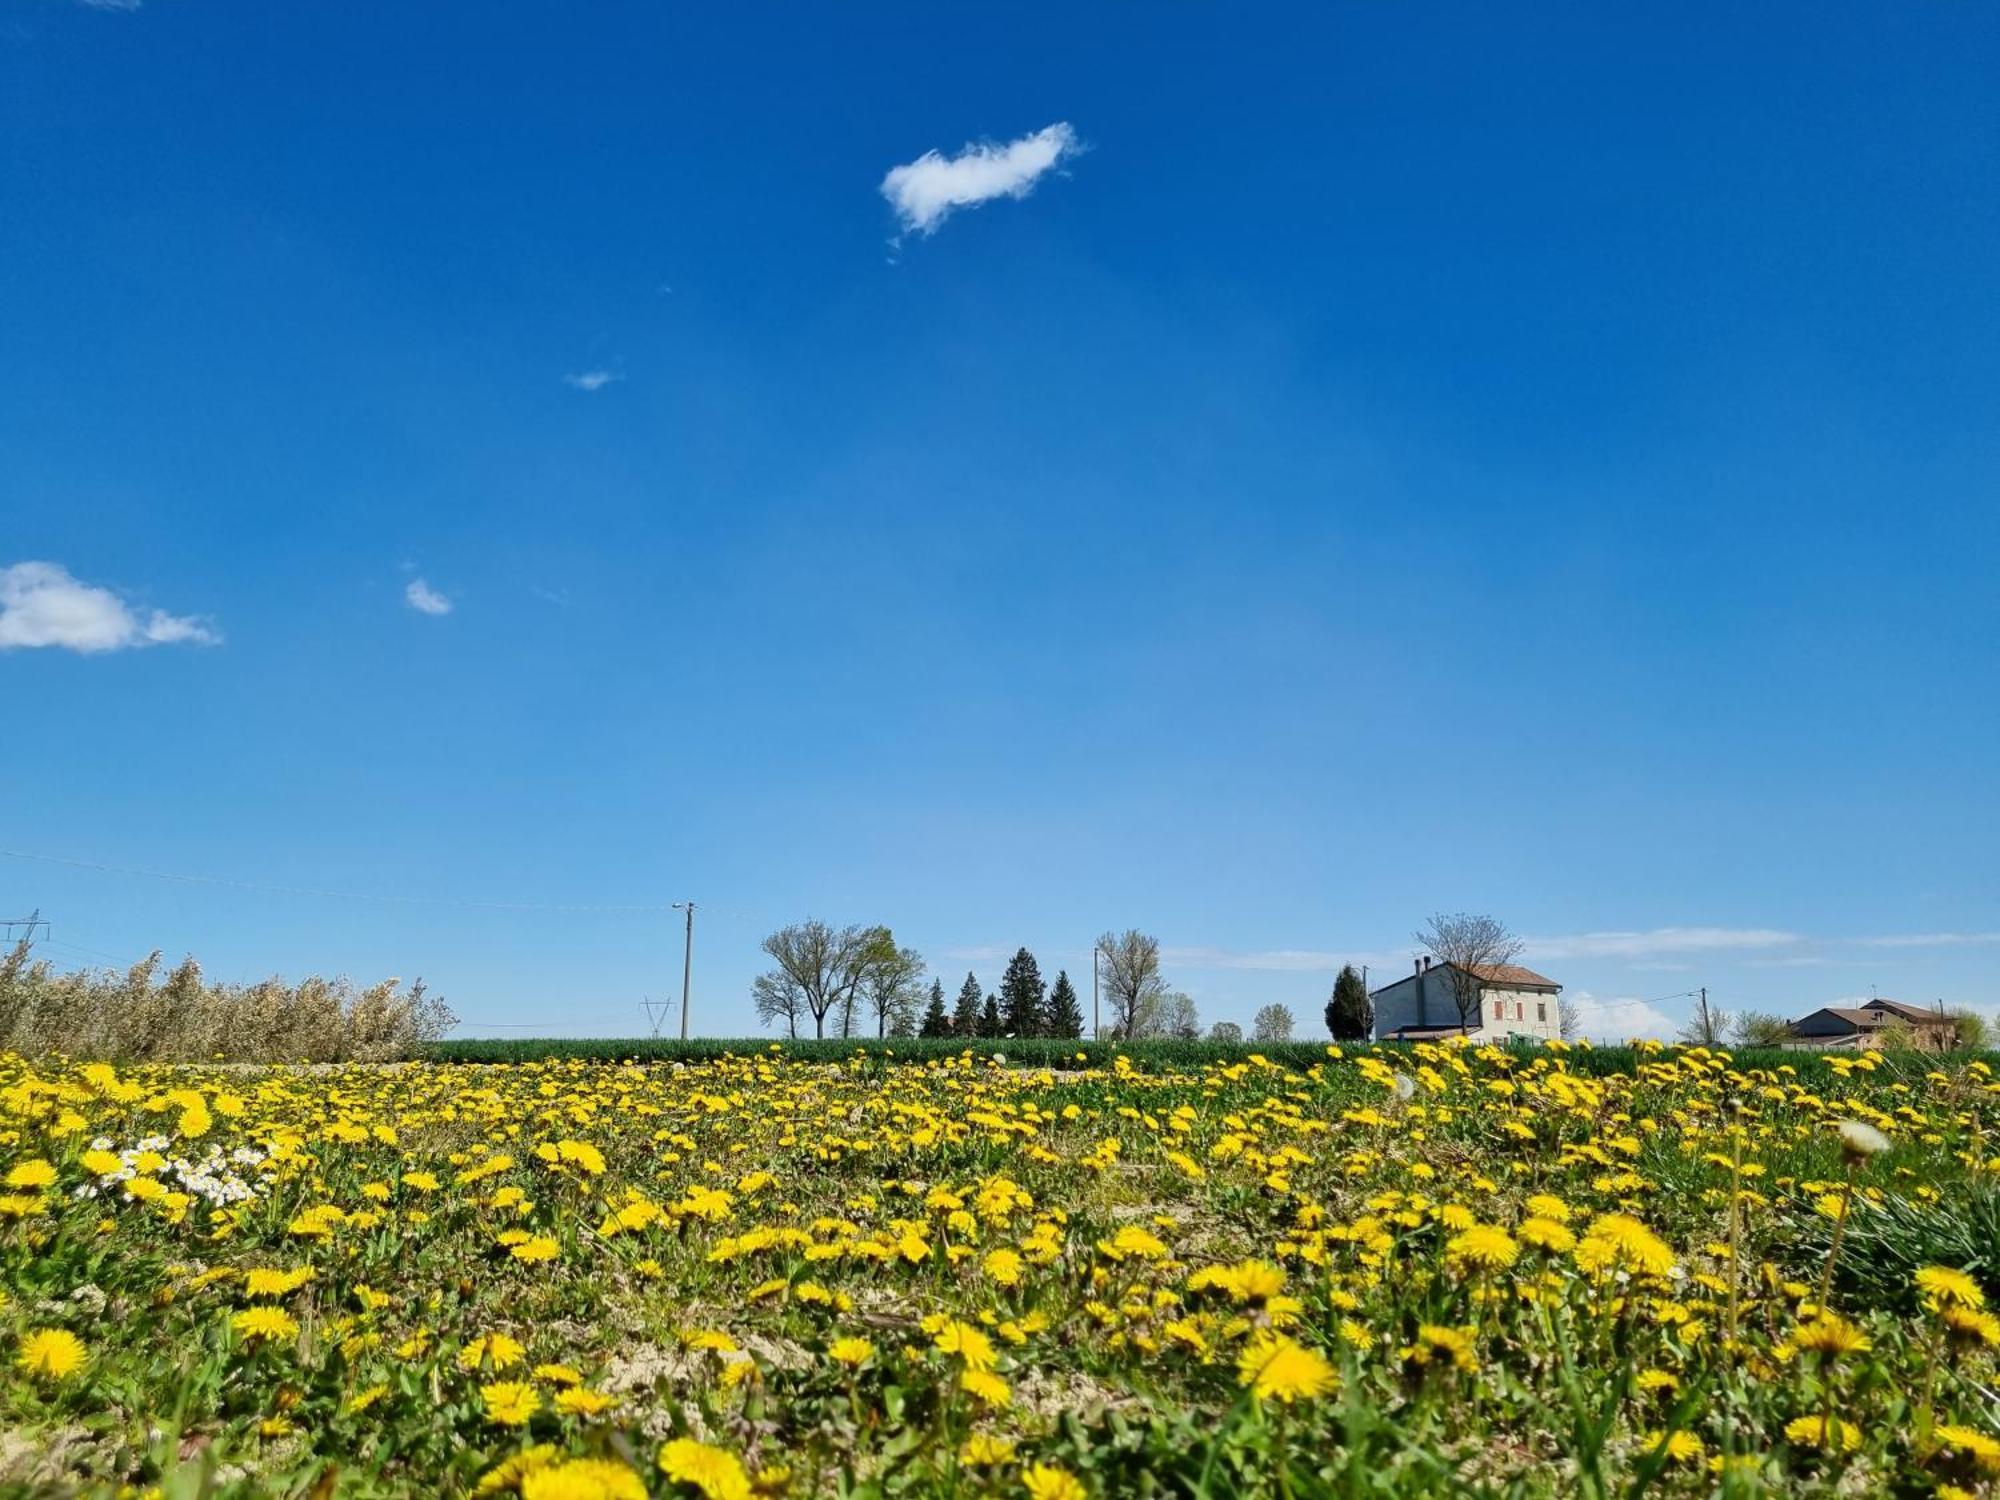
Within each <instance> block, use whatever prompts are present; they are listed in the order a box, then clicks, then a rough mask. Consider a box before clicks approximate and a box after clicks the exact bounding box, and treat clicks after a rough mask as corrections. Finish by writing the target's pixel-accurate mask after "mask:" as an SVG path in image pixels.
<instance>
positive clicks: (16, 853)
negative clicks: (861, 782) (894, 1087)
mask: <svg viewBox="0 0 2000 1500" xmlns="http://www.w3.org/2000/svg"><path fill="white" fill-rule="evenodd" d="M0 859H26V860H33V861H35V862H36V863H38V864H45V865H64V866H67V867H68V868H70V869H73V870H95V871H97V872H98V873H100V874H104V875H131V876H136V877H139V878H141V879H145V880H166V881H171V882H173V883H175V884H177V885H212V886H223V887H226V888H228V889H230V890H237V891H258V892H261V893H263V894H265V895H271V896H313V897H318V898H320V899H322V900H329V901H380V902H385V903H388V904H391V905H401V906H457V907H475V908H481V909H484V910H488V911H556V912H649V913H654V914H663V913H665V912H667V911H670V910H672V907H671V906H668V905H664V904H661V903H657V902H630V903H623V904H611V905H588V904H577V903H565V902H550V901H470V900H462V899H459V898H457V897H453V896H385V895H378V894H375V893H373V892H368V891H329V890H320V889H317V888H315V887H312V886H300V885H269V884H266V883H264V882H261V881H255V880H232V879H228V878H226V877H224V876H219V875H182V874H175V873H171V872H169V871H165V870H137V869H132V868H130V867H128V866H124V865H104V864H98V863H97V862H96V861H94V860H88V859H69V858H66V857H64V856H62V855H57V854H29V853H25V852H23V851H22V850H19V849H0Z"/></svg>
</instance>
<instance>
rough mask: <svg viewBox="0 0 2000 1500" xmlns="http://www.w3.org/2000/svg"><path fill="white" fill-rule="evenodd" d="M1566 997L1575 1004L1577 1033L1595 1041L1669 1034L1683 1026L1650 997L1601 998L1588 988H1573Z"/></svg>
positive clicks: (1617, 1040) (1621, 1040)
mask: <svg viewBox="0 0 2000 1500" xmlns="http://www.w3.org/2000/svg"><path fill="white" fill-rule="evenodd" d="M1563 999H1564V1000H1566V1001H1568V1002H1569V1003H1570V1004H1571V1005H1573V1006H1575V1007H1576V1015H1577V1034H1578V1035H1579V1036H1582V1037H1587V1038H1588V1039H1589V1040H1591V1041H1593V1042H1625V1041H1632V1040H1634V1039H1635V1038H1638V1037H1660V1038H1669V1037H1672V1036H1673V1035H1674V1033H1675V1032H1677V1031H1679V1030H1680V1022H1678V1021H1676V1020H1675V1019H1674V1018H1673V1017H1672V1016H1670V1015H1668V1014H1667V1013H1666V1012H1665V1011H1663V1010H1661V1009H1660V1008H1659V1007H1658V1006H1657V1005H1655V1004H1654V1003H1653V1002H1652V1001H1650V1000H1631V999H1610V1000H1600V999H1598V998H1597V997H1596V996H1595V995H1593V994H1591V992H1590V991H1589V990H1570V991H1568V992H1566V993H1565V994H1564V996H1563Z"/></svg>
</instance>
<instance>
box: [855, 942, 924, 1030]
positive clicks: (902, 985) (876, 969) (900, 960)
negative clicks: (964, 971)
mask: <svg viewBox="0 0 2000 1500" xmlns="http://www.w3.org/2000/svg"><path fill="white" fill-rule="evenodd" d="M876 932H877V934H878V936H877V939H876V941H875V942H874V943H873V944H872V945H871V947H870V950H869V953H868V960H867V964H868V969H867V974H866V975H865V977H864V978H863V979H862V981H861V995H862V999H863V1000H864V1001H865V1002H866V1003H867V1006H868V1009H869V1010H870V1011H871V1012H873V1013H874V1016H875V1035H876V1036H878V1037H885V1036H887V1035H889V1033H890V1032H891V1031H893V1030H895V1028H896V1027H897V1026H898V1025H901V1024H903V1023H906V1022H910V1021H913V1020H914V1019H915V1017H916V1013H917V1010H918V1009H919V1007H921V1006H922V1005H923V1003H924V988H923V980H924V956H923V955H922V954H921V953H919V952H917V950H916V949H914V948H899V947H897V946H896V940H895V939H894V938H893V937H891V936H890V935H889V929H888V928H886V927H880V928H877V929H876Z"/></svg>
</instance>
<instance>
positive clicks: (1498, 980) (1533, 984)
mask: <svg viewBox="0 0 2000 1500" xmlns="http://www.w3.org/2000/svg"><path fill="white" fill-rule="evenodd" d="M1442 969H1463V970H1464V971H1465V972H1466V973H1468V974H1474V975H1477V976H1478V978H1479V982H1480V984H1481V985H1482V986H1490V987H1491V988H1493V989H1506V990H1560V989H1561V988H1562V986H1561V985H1560V984H1557V983H1556V981H1555V980H1553V979H1550V978H1549V977H1547V976H1546V975H1543V974H1537V973H1536V972H1535V971H1534V970H1533V969H1524V968H1522V967H1521V966H1520V965H1519V964H1454V963H1450V962H1448V961H1447V962H1442V963H1435V964H1432V965H1431V967H1430V968H1429V970H1427V971H1426V972H1428V973H1432V974H1435V973H1437V972H1438V971H1440V970H1442ZM1416 977H1417V976H1416V975H1415V974H1405V975H1404V976H1403V977H1402V978H1401V979H1392V980H1390V981H1389V982H1388V983H1387V984H1383V985H1377V986H1376V987H1375V988H1374V989H1372V990H1370V991H1369V992H1368V993H1369V994H1371V995H1379V994H1381V993H1382V992H1383V991H1384V990H1392V989H1394V988H1395V987H1396V986H1397V985H1399V984H1407V983H1408V982H1409V981H1410V980H1412V979H1415V978H1416ZM1453 1029H1454V1030H1456V1029H1457V1028H1455V1027H1454V1028H1453Z"/></svg>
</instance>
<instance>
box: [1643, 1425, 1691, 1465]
mask: <svg viewBox="0 0 2000 1500" xmlns="http://www.w3.org/2000/svg"><path fill="white" fill-rule="evenodd" d="M1639 1451H1640V1452H1641V1453H1644V1454H1647V1455H1648V1456H1650V1455H1652V1454H1655V1453H1660V1452H1662V1451H1664V1452H1665V1453H1666V1455H1667V1457H1668V1458H1670V1459H1672V1460H1673V1461H1674V1462H1675V1463H1684V1464H1685V1463H1698V1462H1699V1461H1700V1460H1701V1459H1702V1458H1704V1457H1706V1456H1707V1453H1708V1450H1707V1449H1706V1448H1705V1447H1703V1446H1702V1441H1701V1439H1700V1438H1698V1437H1696V1436H1695V1435H1694V1434H1693V1433H1691V1432H1675V1433H1665V1432H1649V1433H1647V1434H1646V1437H1645V1440H1644V1441H1643V1442H1641V1443H1640V1444H1639Z"/></svg>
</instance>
